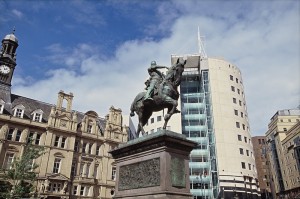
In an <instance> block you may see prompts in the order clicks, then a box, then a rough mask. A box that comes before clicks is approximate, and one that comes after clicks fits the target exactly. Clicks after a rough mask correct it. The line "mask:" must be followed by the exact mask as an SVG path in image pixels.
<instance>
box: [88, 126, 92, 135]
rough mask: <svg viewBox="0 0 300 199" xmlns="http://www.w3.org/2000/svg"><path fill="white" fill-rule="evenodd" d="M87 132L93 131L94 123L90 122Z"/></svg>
mask: <svg viewBox="0 0 300 199" xmlns="http://www.w3.org/2000/svg"><path fill="white" fill-rule="evenodd" d="M87 132H88V133H92V124H88V126H87Z"/></svg>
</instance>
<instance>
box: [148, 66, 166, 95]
mask: <svg viewBox="0 0 300 199" xmlns="http://www.w3.org/2000/svg"><path fill="white" fill-rule="evenodd" d="M160 68H166V69H168V67H166V66H158V65H156V61H152V62H151V66H150V67H149V68H148V73H149V75H150V78H149V80H148V83H146V84H148V85H147V93H146V95H145V98H144V101H153V99H152V96H153V92H154V89H155V88H156V85H157V84H158V83H159V82H161V81H162V80H163V79H164V77H165V76H164V74H163V73H162V72H160V71H159V70H158V69H160Z"/></svg>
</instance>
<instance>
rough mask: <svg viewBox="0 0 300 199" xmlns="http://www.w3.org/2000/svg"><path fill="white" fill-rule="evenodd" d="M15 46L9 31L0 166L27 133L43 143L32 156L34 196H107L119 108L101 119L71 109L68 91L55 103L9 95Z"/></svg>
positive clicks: (121, 137) (123, 134) (1, 59)
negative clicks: (40, 150) (36, 166)
mask: <svg viewBox="0 0 300 199" xmlns="http://www.w3.org/2000/svg"><path fill="white" fill-rule="evenodd" d="M17 46H18V41H17V39H16V37H15V36H14V34H10V35H7V36H6V37H5V38H4V39H3V40H2V50H1V53H0V67H1V66H2V67H3V70H1V69H0V167H2V168H3V169H8V168H10V166H11V164H12V162H13V161H14V159H15V158H17V157H20V156H22V154H23V151H24V146H26V144H27V142H28V139H29V138H31V139H32V140H33V143H34V144H35V145H40V146H44V147H45V153H44V154H43V155H42V156H40V157H39V158H38V159H36V160H34V162H35V163H36V164H38V165H39V167H38V168H37V169H36V170H35V172H36V174H37V181H36V182H35V186H36V191H35V192H36V195H37V196H38V197H40V198H101V199H106V198H107V199H108V198H112V197H113V195H114V187H115V172H116V169H115V165H114V159H113V158H112V156H111V155H110V154H109V153H108V151H110V150H112V149H114V148H115V147H116V146H117V145H118V144H119V143H123V142H126V141H127V137H128V135H127V133H128V126H124V125H123V122H122V121H123V120H122V111H121V110H120V109H117V108H114V107H111V108H110V109H109V114H108V115H107V116H106V117H105V118H102V117H99V116H98V114H97V113H96V112H95V111H88V112H86V113H81V112H78V111H75V110H72V102H73V97H74V96H73V94H72V93H69V94H67V93H65V92H63V91H60V92H59V93H58V98H57V103H56V105H53V104H48V103H45V102H40V101H38V100H34V99H29V98H27V97H23V96H19V95H15V94H11V78H12V77H13V71H14V69H15V66H16V59H15V52H16V48H17ZM7 67H8V68H10V70H5V69H6V68H7ZM7 71H8V72H7ZM63 104H66V105H65V107H64V105H63ZM2 180H3V179H2ZM0 181H1V173H0Z"/></svg>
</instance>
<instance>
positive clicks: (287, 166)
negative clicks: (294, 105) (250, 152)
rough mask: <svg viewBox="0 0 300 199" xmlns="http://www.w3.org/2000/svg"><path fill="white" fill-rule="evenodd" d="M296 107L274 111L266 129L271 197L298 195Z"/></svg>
mask: <svg viewBox="0 0 300 199" xmlns="http://www.w3.org/2000/svg"><path fill="white" fill-rule="evenodd" d="M299 123H300V109H287V110H279V111H277V112H276V113H275V114H274V115H273V117H272V118H271V120H270V123H269V124H268V131H267V132H266V138H267V139H266V140H267V142H266V143H267V146H268V151H267V157H268V160H269V162H270V164H269V168H270V171H271V175H272V176H271V178H272V180H271V181H270V182H271V188H272V195H273V198H299V197H300V189H299V187H300V183H299V182H300V150H299V146H300V127H299Z"/></svg>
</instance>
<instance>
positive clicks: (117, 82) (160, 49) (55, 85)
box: [13, 1, 300, 135]
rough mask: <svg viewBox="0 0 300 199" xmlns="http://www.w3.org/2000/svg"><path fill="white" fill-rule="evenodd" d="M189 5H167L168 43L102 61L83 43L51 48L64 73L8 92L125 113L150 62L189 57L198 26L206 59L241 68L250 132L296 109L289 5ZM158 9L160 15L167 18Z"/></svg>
mask: <svg viewBox="0 0 300 199" xmlns="http://www.w3.org/2000/svg"><path fill="white" fill-rule="evenodd" d="M197 4H198V1H193V2H192V1H183V3H181V1H175V2H174V4H173V6H177V8H174V7H173V9H174V11H176V9H177V10H178V9H180V10H181V11H182V13H184V15H181V17H179V18H177V19H176V20H174V18H175V17H173V16H172V17H170V19H168V20H166V21H169V23H171V19H173V20H174V21H173V22H172V23H173V24H172V26H171V35H170V36H169V37H167V38H164V39H162V40H160V41H152V40H151V39H149V38H145V40H132V41H126V42H124V43H123V44H122V45H121V46H120V47H119V48H118V49H117V51H116V53H115V57H114V58H112V59H110V60H107V59H103V58H102V57H101V56H100V55H99V54H97V53H98V52H99V51H98V49H97V47H92V46H90V45H88V44H78V45H77V46H76V47H75V48H73V49H66V48H62V46H61V45H59V44H54V45H52V46H50V47H49V48H48V49H49V50H51V54H50V55H49V56H48V57H47V59H48V60H49V61H52V62H55V63H57V64H62V65H65V66H67V69H64V68H60V69H57V70H52V71H49V73H48V74H49V78H47V79H44V80H42V81H38V82H36V83H34V84H33V85H30V86H24V85H23V84H22V83H20V84H19V83H18V82H22V81H21V80H20V78H17V79H18V81H15V83H14V84H15V86H14V89H13V90H14V92H15V93H17V94H21V95H24V96H30V97H32V98H36V99H40V100H42V101H46V102H50V103H55V102H56V97H57V96H56V93H57V92H58V91H59V90H64V91H66V92H73V93H74V96H75V97H74V103H73V106H74V107H73V108H74V109H78V110H80V111H83V112H85V111H88V110H95V111H97V112H98V113H99V115H102V116H104V115H105V114H106V113H107V112H108V109H109V107H110V106H111V105H113V106H115V107H119V108H121V109H122V110H123V112H124V113H125V114H128V113H129V108H130V104H131V102H132V100H133V98H134V97H135V95H136V94H137V93H138V92H140V91H142V89H143V88H144V81H145V79H146V78H147V76H148V74H147V70H146V69H147V67H148V66H149V64H150V62H151V61H152V60H156V61H157V63H158V64H162V65H170V55H171V54H190V53H196V52H197V51H198V49H197V48H198V47H197V27H198V26H200V30H201V33H203V34H204V35H205V41H206V52H207V54H208V56H218V57H220V56H221V57H224V58H225V59H226V60H228V61H230V62H233V63H234V64H236V65H237V66H238V67H239V68H240V69H241V71H242V74H243V81H244V86H245V93H246V100H247V105H248V114H249V118H250V125H251V129H252V134H253V135H259V134H263V133H265V131H266V129H267V125H268V122H269V119H270V118H271V117H272V116H273V114H275V112H276V111H277V110H280V109H288V108H294V107H297V106H298V105H299V103H300V101H299V96H300V93H299V90H300V88H299V85H300V82H299V72H300V71H299V65H300V60H299V59H300V58H299V54H300V52H299V44H300V41H299V35H300V32H299V24H300V22H299V11H298V10H297V6H293V2H292V3H291V2H288V4H283V3H280V2H279V3H278V2H276V1H275V2H272V3H270V2H268V3H259V2H257V1H256V2H255V3H253V4H249V3H247V4H246V3H244V4H238V3H236V1H233V3H225V4H224V6H217V8H216V3H208V5H204V6H202V5H203V4H201V3H200V4H198V5H197ZM297 5H298V4H297ZM164 6H165V5H164ZM208 6H211V9H213V10H212V11H210V12H211V14H210V13H208V11H207V10H205V9H207V7H208ZM201 9H202V10H203V12H201ZM159 11H160V12H161V14H162V16H161V17H163V15H166V14H167V13H163V12H162V11H161V10H160V9H159ZM234 11H236V12H234ZM166 21H163V23H166ZM159 25H161V24H158V26H159ZM159 27H160V28H161V26H159ZM74 66H79V68H80V71H75V68H74ZM37 91H38V92H37Z"/></svg>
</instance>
